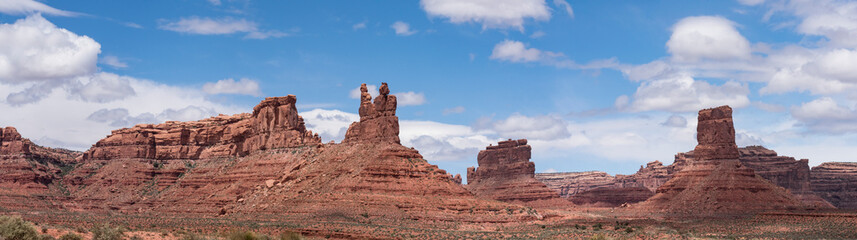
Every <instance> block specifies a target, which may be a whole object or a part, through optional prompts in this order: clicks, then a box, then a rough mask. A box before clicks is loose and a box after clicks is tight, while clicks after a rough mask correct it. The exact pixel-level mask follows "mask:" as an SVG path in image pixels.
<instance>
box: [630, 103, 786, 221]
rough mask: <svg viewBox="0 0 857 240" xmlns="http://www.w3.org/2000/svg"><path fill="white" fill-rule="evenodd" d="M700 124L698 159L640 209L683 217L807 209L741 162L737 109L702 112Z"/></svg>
mask: <svg viewBox="0 0 857 240" xmlns="http://www.w3.org/2000/svg"><path fill="white" fill-rule="evenodd" d="M698 121H699V124H698V125H697V141H698V142H699V144H698V145H697V147H696V149H695V150H694V154H695V157H696V159H695V160H694V161H691V162H689V163H688V166H686V167H684V168H683V169H682V170H680V171H678V172H677V173H676V174H675V175H674V176H673V177H672V178H671V179H670V180H669V181H667V182H666V183H664V184H663V185H661V186H660V187H659V188H658V189H657V191H656V194H655V196H653V197H652V198H649V199H648V200H646V201H645V202H642V203H641V204H640V205H638V206H639V207H642V208H644V209H650V210H656V211H665V212H671V213H681V214H711V213H743V212H745V211H748V210H766V209H787V208H797V207H800V206H802V204H801V202H800V201H799V200H798V199H797V198H796V197H795V196H794V195H792V194H791V193H789V192H788V190H786V189H784V188H782V187H779V186H776V185H774V184H772V183H771V182H769V181H767V180H765V179H763V178H761V177H759V176H757V175H756V174H755V172H754V171H753V169H750V168H747V167H745V166H743V164H742V163H741V161H740V160H739V159H738V158H739V152H738V147H737V146H736V145H735V129H734V127H733V125H732V108H730V107H729V106H721V107H717V108H710V109H704V110H701V111H699V117H698Z"/></svg>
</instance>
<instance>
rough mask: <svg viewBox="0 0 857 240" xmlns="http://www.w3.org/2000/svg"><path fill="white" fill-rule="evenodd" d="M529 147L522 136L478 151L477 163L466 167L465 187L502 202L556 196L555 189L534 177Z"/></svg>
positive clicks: (479, 194)
mask: <svg viewBox="0 0 857 240" xmlns="http://www.w3.org/2000/svg"><path fill="white" fill-rule="evenodd" d="M531 151H532V148H531V147H530V145H527V140H526V139H520V140H511V139H510V140H508V141H501V142H500V143H498V144H497V146H493V145H492V146H488V147H487V148H486V149H485V150H482V151H479V156H478V158H477V161H478V163H479V167H478V168H473V167H470V168H468V169H467V189H468V190H470V192H472V193H474V194H476V195H477V196H480V197H484V198H490V199H495V200H500V201H506V202H512V201H521V202H529V201H535V200H547V199H553V198H558V197H559V194H558V193H557V192H556V191H553V190H551V189H549V188H548V187H547V186H545V184H544V183H542V182H539V181H538V180H536V178H535V176H534V175H535V171H536V166H535V164H534V163H533V162H530V156H531Z"/></svg>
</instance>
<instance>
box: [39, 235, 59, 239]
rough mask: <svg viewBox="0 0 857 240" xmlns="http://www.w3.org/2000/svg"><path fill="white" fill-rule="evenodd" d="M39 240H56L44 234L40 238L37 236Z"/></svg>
mask: <svg viewBox="0 0 857 240" xmlns="http://www.w3.org/2000/svg"><path fill="white" fill-rule="evenodd" d="M39 240H56V238H54V237H53V236H51V235H47V234H45V235H41V236H39Z"/></svg>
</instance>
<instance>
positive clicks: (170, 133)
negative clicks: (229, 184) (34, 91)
mask: <svg viewBox="0 0 857 240" xmlns="http://www.w3.org/2000/svg"><path fill="white" fill-rule="evenodd" d="M296 101H297V98H296V97H295V96H294V95H289V96H286V97H269V98H266V99H265V100H263V101H262V102H261V103H259V105H257V106H256V107H254V108H253V113H252V114H246V113H245V114H236V115H232V116H226V115H220V116H217V117H212V118H208V119H203V120H200V121H195V122H175V121H168V122H166V123H162V124H140V125H137V126H134V127H132V128H124V129H119V130H115V131H113V132H112V133H111V134H110V135H109V136H107V138H104V139H102V140H100V141H98V143H96V144H95V145H93V146H92V148H90V149H89V150H88V151H86V153H85V154H84V159H102V160H106V159H122V158H142V159H161V160H167V159H200V158H211V157H235V156H246V155H247V154H249V153H251V152H253V151H257V150H266V149H274V148H285V147H297V146H307V145H317V144H320V143H321V139H320V138H319V137H318V134H313V133H312V132H310V131H308V130H307V129H306V126H305V125H304V121H303V118H301V117H300V116H299V115H298V112H297V108H296V107H295V103H296Z"/></svg>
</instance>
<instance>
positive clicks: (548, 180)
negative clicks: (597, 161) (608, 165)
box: [535, 171, 616, 198]
mask: <svg viewBox="0 0 857 240" xmlns="http://www.w3.org/2000/svg"><path fill="white" fill-rule="evenodd" d="M535 178H536V180H539V181H540V182H542V183H544V184H545V185H546V186H547V187H548V188H550V189H553V190H554V191H557V192H558V193H559V195H560V197H564V198H567V197H570V196H573V195H575V194H578V193H581V192H584V191H587V190H590V189H594V188H599V187H612V186H613V184H614V181H615V179H616V177H614V176H612V175H610V174H607V173H606V172H600V171H589V172H559V173H536V174H535Z"/></svg>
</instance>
